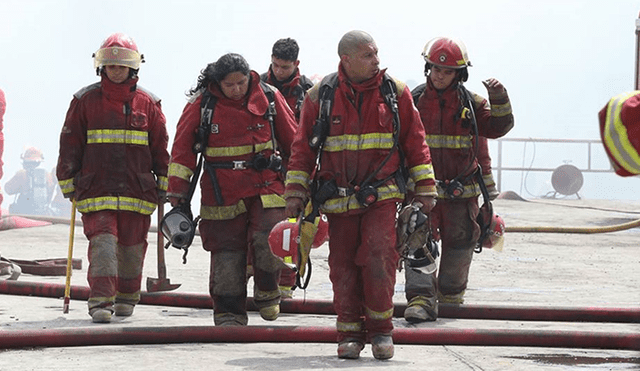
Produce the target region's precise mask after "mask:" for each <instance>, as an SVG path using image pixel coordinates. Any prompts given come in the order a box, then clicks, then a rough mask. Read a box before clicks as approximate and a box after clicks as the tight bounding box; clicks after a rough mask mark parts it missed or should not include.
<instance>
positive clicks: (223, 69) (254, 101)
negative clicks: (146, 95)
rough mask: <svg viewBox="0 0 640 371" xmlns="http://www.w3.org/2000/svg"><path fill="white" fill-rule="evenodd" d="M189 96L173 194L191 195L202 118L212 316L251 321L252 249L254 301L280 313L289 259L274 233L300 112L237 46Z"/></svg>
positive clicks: (175, 153)
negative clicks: (281, 254) (276, 247)
mask: <svg viewBox="0 0 640 371" xmlns="http://www.w3.org/2000/svg"><path fill="white" fill-rule="evenodd" d="M189 97H190V99H189V102H188V103H187V105H186V106H185V108H184V110H183V112H182V116H181V117H180V120H179V121H178V126H177V129H176V137H175V140H174V142H173V147H172V149H171V164H170V166H169V169H170V170H169V191H168V193H167V195H168V198H169V201H170V202H171V205H172V206H174V207H176V206H179V205H181V204H184V203H185V202H187V197H188V193H189V187H190V184H191V182H193V181H194V179H192V177H193V174H194V172H195V171H196V165H197V161H196V160H197V153H195V152H194V150H193V149H194V145H195V144H196V136H195V135H194V133H195V132H196V131H198V128H199V127H200V126H201V125H203V126H204V127H205V130H204V132H205V133H208V134H206V135H203V136H202V137H201V138H199V139H200V140H201V141H199V144H200V145H201V147H204V148H203V155H204V159H205V161H204V173H203V175H202V179H201V180H200V190H201V193H202V194H201V199H200V202H201V205H200V217H201V218H202V219H201V220H200V223H199V230H200V236H201V238H202V245H203V247H204V249H205V250H206V251H209V252H210V273H209V293H210V295H211V298H212V300H213V322H214V324H215V325H216V326H246V325H247V323H248V320H249V317H248V315H247V307H246V305H247V256H248V254H251V256H252V257H253V281H254V290H253V302H254V304H255V305H256V307H257V308H258V309H259V311H260V316H261V317H262V318H263V319H264V320H267V321H273V320H276V319H277V318H278V315H279V313H280V291H279V290H278V277H279V274H280V269H281V268H282V264H281V262H279V261H278V259H277V258H276V257H275V256H274V255H273V254H272V252H271V249H270V247H269V244H268V236H269V232H270V231H271V229H272V228H273V226H274V225H276V224H277V223H278V222H280V221H281V220H283V219H284V218H285V217H284V207H285V201H284V199H283V198H282V194H283V193H284V181H283V175H282V171H283V169H282V157H283V156H288V154H289V149H290V147H291V143H292V141H293V135H294V132H295V128H296V121H295V117H294V116H293V112H292V111H291V109H290V108H289V106H288V105H287V103H286V101H285V99H284V97H283V96H282V94H281V93H280V92H279V91H278V90H276V89H275V88H273V87H272V86H270V85H268V84H265V83H263V82H261V81H260V76H259V75H258V73H257V72H255V71H253V70H251V68H250V67H249V64H248V63H247V61H246V60H245V59H244V57H242V56H241V55H239V54H235V53H229V54H225V55H223V56H221V57H220V58H219V59H218V60H217V61H216V62H213V63H209V64H208V65H207V67H206V68H205V69H203V70H202V72H201V74H200V76H199V77H198V83H197V85H196V86H195V87H194V88H193V89H191V90H190V91H189ZM270 108H274V111H272V110H271V109H270ZM203 114H205V115H204V116H203ZM209 114H211V116H209ZM203 117H210V120H203ZM195 181H198V180H197V179H195ZM214 268H215V269H214Z"/></svg>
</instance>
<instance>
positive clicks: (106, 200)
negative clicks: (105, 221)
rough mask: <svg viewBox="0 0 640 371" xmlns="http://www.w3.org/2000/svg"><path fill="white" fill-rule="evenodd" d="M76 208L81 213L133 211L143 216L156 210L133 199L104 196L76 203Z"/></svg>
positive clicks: (154, 206)
mask: <svg viewBox="0 0 640 371" xmlns="http://www.w3.org/2000/svg"><path fill="white" fill-rule="evenodd" d="M77 207H78V211H80V212H81V213H90V212H95V211H102V210H123V211H133V212H136V213H139V214H143V215H151V214H153V212H154V211H155V209H156V204H155V203H153V202H149V201H145V200H141V199H138V198H133V197H122V196H105V197H95V198H87V199H85V200H82V201H78V203H77Z"/></svg>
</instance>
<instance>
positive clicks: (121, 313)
mask: <svg viewBox="0 0 640 371" xmlns="http://www.w3.org/2000/svg"><path fill="white" fill-rule="evenodd" d="M133 308H134V305H133V304H127V303H116V304H115V305H114V306H113V309H114V310H115V312H116V316H118V317H129V316H131V315H132V314H133Z"/></svg>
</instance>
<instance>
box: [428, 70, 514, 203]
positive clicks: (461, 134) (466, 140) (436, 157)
mask: <svg viewBox="0 0 640 371" xmlns="http://www.w3.org/2000/svg"><path fill="white" fill-rule="evenodd" d="M471 95H472V97H473V100H474V110H475V115H476V121H477V124H478V134H479V136H480V137H481V138H479V139H478V140H479V142H480V141H481V140H482V137H485V138H492V139H493V138H499V137H501V136H503V135H505V134H507V133H508V132H509V130H511V128H512V127H513V123H514V120H513V114H512V111H511V103H510V102H509V96H508V95H507V93H506V91H505V92H504V93H503V94H496V95H495V96H489V100H490V102H491V105H489V102H488V101H487V100H486V99H485V98H483V97H481V96H479V95H477V94H475V93H471ZM416 106H417V108H418V111H420V117H421V119H422V123H423V124H424V129H425V132H426V133H427V135H426V140H427V143H428V144H429V148H430V150H431V156H432V158H433V168H434V171H435V176H436V179H437V180H439V181H449V180H452V179H454V178H456V177H458V176H460V177H462V178H461V180H462V181H464V180H466V181H464V186H465V187H464V193H463V194H462V196H461V197H463V198H469V197H477V196H478V195H480V194H481V191H480V187H479V186H478V184H477V182H476V181H475V180H473V179H472V177H470V175H471V174H473V172H474V171H475V170H476V168H477V165H478V159H479V158H480V159H482V158H484V160H483V161H484V162H485V164H484V165H485V166H486V162H489V163H490V161H491V160H490V158H488V149H486V153H483V150H482V148H480V150H479V151H478V153H475V152H476V151H475V150H474V149H473V147H474V145H475V136H473V135H472V124H471V122H470V120H469V119H463V110H462V103H461V98H460V96H459V93H458V90H457V89H456V87H455V86H454V85H452V86H450V87H448V88H447V89H445V90H444V91H441V92H438V91H437V90H436V89H435V88H434V87H433V85H432V83H431V80H430V79H427V86H426V89H425V90H424V92H423V93H422V95H420V97H419V98H418V103H417V105H416ZM479 144H480V147H482V145H484V144H483V143H479ZM485 148H487V147H485ZM476 156H477V157H476ZM487 159H488V160H487ZM483 175H486V174H484V172H483ZM438 197H439V198H444V197H445V196H444V190H443V189H441V188H440V187H438Z"/></svg>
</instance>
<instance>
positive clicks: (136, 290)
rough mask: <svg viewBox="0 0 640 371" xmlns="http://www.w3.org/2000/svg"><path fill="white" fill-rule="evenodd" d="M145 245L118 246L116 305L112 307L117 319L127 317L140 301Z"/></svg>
mask: <svg viewBox="0 0 640 371" xmlns="http://www.w3.org/2000/svg"><path fill="white" fill-rule="evenodd" d="M145 252H146V243H140V244H136V245H132V246H124V245H121V244H118V250H117V256H118V283H117V290H116V304H115V305H114V306H113V309H114V310H115V314H116V316H118V317H129V316H131V315H132V314H133V308H134V307H135V305H136V304H138V302H139V301H140V282H141V281H142V266H143V263H144V256H145Z"/></svg>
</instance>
